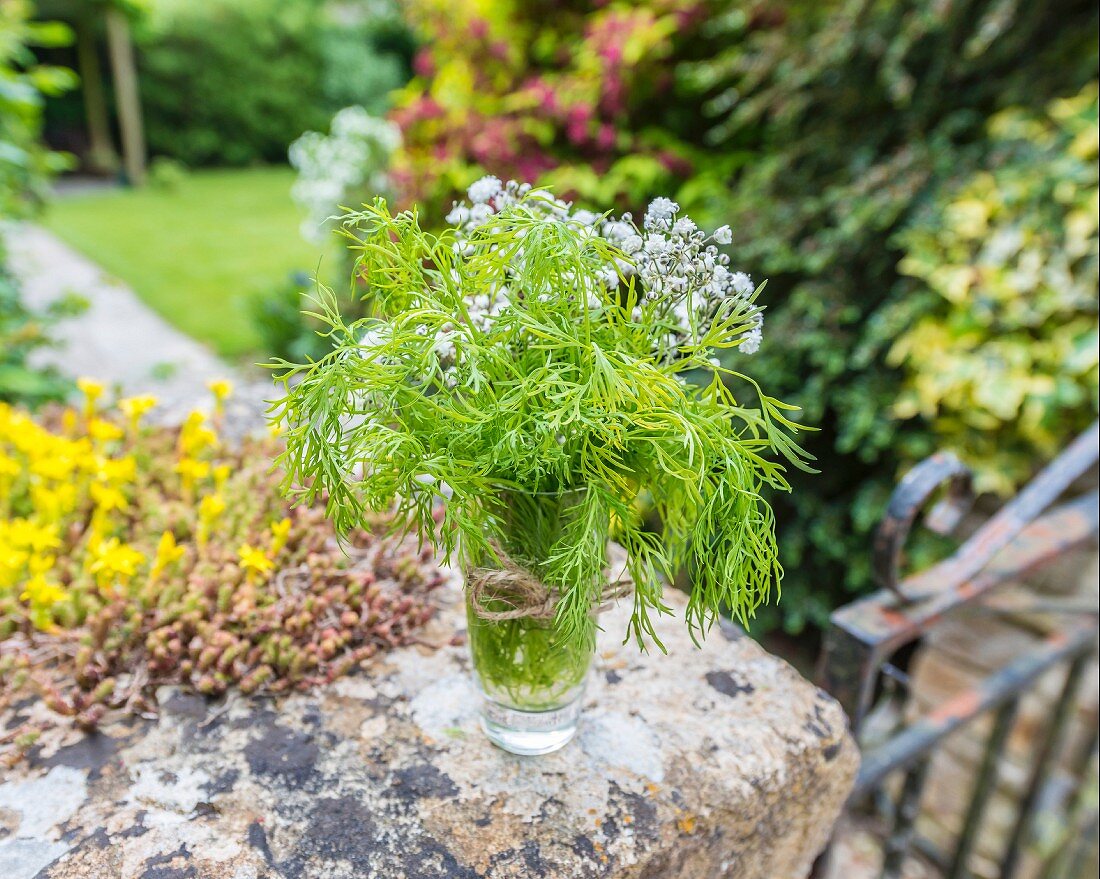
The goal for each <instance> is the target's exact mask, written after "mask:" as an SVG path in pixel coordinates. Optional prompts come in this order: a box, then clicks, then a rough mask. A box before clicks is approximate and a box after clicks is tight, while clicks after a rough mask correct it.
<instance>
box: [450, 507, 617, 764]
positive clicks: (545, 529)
mask: <svg viewBox="0 0 1100 879" xmlns="http://www.w3.org/2000/svg"><path fill="white" fill-rule="evenodd" d="M583 496H584V495H583V490H582V491H576V490H573V491H569V492H564V493H558V494H554V493H549V492H540V493H522V492H515V491H511V490H509V491H502V492H501V494H500V497H501V510H502V514H501V518H500V521H499V522H498V523H497V527H496V528H495V529H494V534H493V535H492V536H493V539H494V540H496V541H497V542H498V543H499V544H500V546H501V547H502V549H503V550H504V551H505V552H506V553H507V554H508V556H509V557H510V558H512V559H513V560H514V561H516V562H519V563H521V564H523V565H524V567H525V568H526V569H527V570H530V571H531V572H532V573H534V574H536V575H537V574H538V573H539V568H540V565H539V562H540V561H541V560H543V559H545V558H547V557H548V555H549V553H550V550H551V547H552V546H553V545H554V544H555V543H556V542H557V540H558V538H559V537H561V534H562V529H563V528H564V527H566V525H567V524H568V523H569V522H570V521H572V520H573V512H574V511H575V510H576V508H577V505H578V503H579V502H580V500H581V499H582V498H583ZM480 564H481V565H482V566H487V567H493V566H494V562H493V560H491V559H482V560H481V562H480ZM482 607H483V609H484V610H488V611H509V610H513V609H514V608H513V606H512V605H510V604H509V603H508V602H507V601H504V600H495V599H494V600H489V601H487V602H484V603H483V604H482ZM466 618H467V622H468V638H469V645H470V656H471V659H472V661H473V667H474V677H475V680H476V682H477V685H478V688H479V690H480V691H481V696H482V705H481V725H482V728H483V729H484V731H485V734H486V735H487V736H488V737H489V739H490V740H491V741H492V742H493V743H494V744H496V745H498V746H500V747H501V748H504V749H505V750H506V751H510V752H512V753H513V754H524V755H535V754H548V753H550V752H552V751H556V750H558V749H559V748H561V747H562V746H564V745H565V744H566V742H568V741H569V740H570V739H571V738H572V737H573V735H574V733H575V732H576V730H577V721H578V719H579V717H580V712H581V700H582V698H583V696H584V688H585V681H586V679H587V677H588V670H589V668H590V667H591V665H592V658H593V655H594V654H595V647H596V643H595V642H596V639H595V625H593V626H591V627H590V632H589V635H588V637H586V638H583V639H581V640H580V641H579V642H578V641H577V640H576V639H570V640H565V639H563V638H562V637H561V634H560V632H559V631H558V629H557V627H556V625H555V623H554V620H553V619H552V618H550V619H547V618H545V614H543V615H538V616H520V617H518V618H515V619H486V618H485V616H484V615H483V614H479V612H478V609H477V607H476V606H475V604H474V601H473V600H472V598H471V593H470V591H469V590H467V603H466Z"/></svg>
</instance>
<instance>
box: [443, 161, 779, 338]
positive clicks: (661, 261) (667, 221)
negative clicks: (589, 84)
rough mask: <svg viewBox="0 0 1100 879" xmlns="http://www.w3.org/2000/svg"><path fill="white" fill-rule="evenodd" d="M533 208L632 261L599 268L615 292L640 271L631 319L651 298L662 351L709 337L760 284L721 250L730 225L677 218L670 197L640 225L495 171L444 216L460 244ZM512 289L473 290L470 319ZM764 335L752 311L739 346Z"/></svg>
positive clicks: (485, 316)
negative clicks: (516, 210)
mask: <svg viewBox="0 0 1100 879" xmlns="http://www.w3.org/2000/svg"><path fill="white" fill-rule="evenodd" d="M531 195H535V196H538V198H536V199H530V198H528V201H527V203H528V205H529V206H530V207H531V208H532V209H534V210H541V211H544V212H545V214H546V216H547V217H548V218H555V219H559V220H561V221H563V222H570V223H575V224H577V225H579V226H582V227H587V228H590V229H591V230H592V233H593V234H597V235H600V236H602V237H603V238H605V239H606V240H607V241H609V242H610V243H611V244H613V245H615V246H616V247H618V248H619V249H621V250H622V251H623V252H624V253H625V254H626V255H627V256H628V260H619V261H618V263H617V264H616V265H608V266H606V267H605V268H604V270H603V271H602V272H601V280H602V281H603V282H604V286H605V287H606V288H607V289H608V290H615V289H616V288H617V287H618V285H619V278H620V276H623V277H630V276H632V275H634V276H636V277H637V280H638V281H640V288H641V292H642V297H643V302H640V303H639V304H638V306H637V307H636V308H635V312H634V315H633V317H634V320H641V319H642V317H643V313H644V312H645V311H646V305H647V304H649V305H650V306H651V307H650V309H649V313H650V317H651V318H652V317H654V316H655V317H656V318H657V321H658V323H659V324H660V325H661V326H662V327H664V329H665V332H663V333H662V334H658V335H657V336H656V337H655V339H654V347H655V349H657V352H658V353H659V355H660V356H661V357H662V358H664V359H668V360H674V359H676V358H677V357H678V356H679V350H680V348H681V347H683V346H684V345H685V344H694V343H696V342H698V341H699V340H700V339H701V338H702V337H704V336H705V335H706V333H707V332H708V330H709V328H710V326H711V324H712V323H713V322H714V321H715V320H716V319H720V318H724V317H725V316H727V315H729V314H730V313H731V311H732V310H733V309H734V308H736V307H738V306H739V305H741V306H747V305H748V302H749V300H750V298H751V297H752V295H753V293H754V291H755V286H754V285H753V282H752V278H750V277H749V276H748V275H747V274H746V273H744V272H738V271H732V270H731V269H730V259H729V256H727V255H726V254H725V253H722V252H720V251H719V247H720V246H724V245H728V244H730V243H731V242H732V241H733V233H732V232H731V230H730V227H729V226H722V227H721V228H719V229H716V230H715V231H714V232H713V233H712V234H711V235H709V236H708V235H707V234H706V233H705V232H703V231H702V230H701V229H699V227H698V226H697V225H696V224H695V222H694V221H692V220H691V218H690V217H686V216H685V217H681V216H679V211H680V206H679V205H678V204H676V202H674V201H672V200H671V199H668V198H657V199H654V200H653V202H652V203H650V205H649V208H648V209H647V210H646V213H645V217H644V218H643V221H642V227H641V228H640V229H639V228H638V227H637V225H636V224H635V223H634V220H633V218H632V217H631V215H630V214H624V215H623V216H621V217H618V218H614V217H608V216H605V215H600V214H595V213H593V212H592V211H587V210H583V209H577V210H573V207H572V205H571V204H569V203H568V202H564V201H562V200H560V199H556V198H554V197H553V196H551V195H550V193H548V192H545V191H542V190H532V189H531V187H530V185H528V184H526V183H523V184H520V183H517V182H516V181H514V180H512V181H508V182H507V183H502V182H501V180H500V179H499V178H497V177H492V176H489V177H483V178H481V179H480V180H478V181H476V182H475V183H474V184H473V185H472V186H470V188H469V190H468V191H467V196H468V199H469V200H468V202H455V204H454V206H453V207H452V209H451V212H450V213H449V214H448V215H447V222H448V223H449V224H451V225H452V226H455V227H456V228H457V229H458V231H459V237H460V242H463V241H464V240H465V237H466V236H468V235H470V234H471V233H472V232H473V231H474V230H475V229H477V228H479V227H481V226H484V225H485V224H487V223H489V222H490V221H491V219H492V217H493V216H494V215H495V214H497V213H498V212H500V211H502V210H504V209H505V208H506V207H508V206H509V205H512V204H515V203H516V202H517V201H519V200H520V199H523V198H524V197H527V196H531ZM508 295H509V293H508V290H507V289H506V288H501V289H499V290H492V291H489V292H487V293H481V294H478V295H477V296H475V297H474V298H473V300H472V302H471V305H472V309H471V317H472V320H473V321H474V322H475V323H476V324H477V325H478V326H479V328H481V329H485V328H487V327H488V326H489V325H491V322H492V320H493V319H494V318H495V317H496V316H497V315H498V314H499V313H500V312H501V311H502V310H503V309H504V308H506V307H507V305H508V304H509V301H510V300H509V298H508ZM587 299H588V305H589V307H590V308H598V307H600V305H601V302H600V298H599V297H598V296H596V295H595V294H593V293H591V292H590V293H588V294H587ZM762 337H763V318H762V317H761V316H760V314H759V312H756V313H755V315H754V317H753V327H752V328H751V329H750V330H749V331H748V332H746V333H745V334H744V336H742V338H741V342H740V345H739V346H738V350H739V351H741V352H742V353H744V354H754V353H756V351H757V350H758V349H759V347H760V342H761V339H762Z"/></svg>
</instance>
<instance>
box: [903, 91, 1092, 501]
mask: <svg viewBox="0 0 1100 879" xmlns="http://www.w3.org/2000/svg"><path fill="white" fill-rule="evenodd" d="M990 145H991V149H992V150H993V155H992V156H991V161H990V162H989V165H988V168H983V169H982V170H979V171H976V172H974V173H973V174H971V175H970V176H969V177H967V178H965V179H963V180H961V181H959V182H955V181H952V182H950V183H947V184H944V185H942V186H940V187H939V188H938V189H937V190H936V192H935V193H934V195H933V197H932V199H931V201H930V203H929V205H928V206H927V207H926V208H925V209H924V210H922V211H921V212H920V214H919V215H918V216H917V217H916V218H915V220H914V222H913V223H911V224H910V225H909V226H908V227H907V228H906V229H905V230H904V231H903V232H902V233H901V234H900V235H899V236H898V239H897V241H898V243H899V244H900V245H901V246H902V247H903V248H904V249H905V256H904V258H903V259H902V261H901V264H900V270H901V271H902V273H903V274H905V275H907V276H910V277H913V278H915V279H917V280H918V282H921V284H920V287H918V289H916V290H915V291H914V297H913V298H912V299H911V303H918V304H925V308H924V309H923V311H922V312H921V313H920V314H919V317H918V319H917V320H915V321H914V320H912V319H910V320H908V321H907V325H908V329H906V331H905V332H904V333H903V334H902V335H901V336H900V337H899V338H898V339H897V341H896V342H894V344H893V346H892V347H891V349H890V354H889V359H890V362H891V363H892V364H894V365H898V366H901V367H902V368H903V370H904V376H905V377H904V383H903V390H902V394H901V396H900V397H899V398H898V400H897V402H896V403H895V404H894V411H895V412H896V413H897V414H898V415H899V416H900V417H902V418H913V417H916V416H918V415H919V416H920V417H921V418H923V419H924V420H925V421H927V422H928V423H929V424H930V425H931V429H932V430H933V432H934V433H935V434H936V436H937V437H938V438H939V439H940V441H941V442H943V443H945V444H947V445H949V446H950V447H951V448H952V449H954V450H955V451H956V452H957V453H959V455H960V456H961V457H962V458H963V460H965V461H966V462H967V463H968V464H969V465H970V466H971V467H972V468H973V469H974V470H975V474H976V484H977V487H978V488H979V489H981V490H988V491H995V492H998V493H1000V494H1008V493H1010V492H1011V491H1012V490H1013V489H1015V488H1016V487H1017V486H1018V485H1019V484H1021V483H1022V482H1024V481H1025V480H1026V479H1027V478H1028V477H1029V476H1030V475H1031V473H1032V471H1033V469H1034V467H1035V462H1036V461H1037V460H1040V459H1043V458H1050V457H1053V456H1054V455H1055V454H1057V452H1058V451H1059V449H1060V447H1061V445H1062V444H1063V443H1064V442H1065V440H1066V437H1067V436H1068V435H1072V434H1074V433H1077V432H1080V431H1081V430H1084V429H1085V428H1086V427H1087V426H1088V425H1089V423H1090V422H1091V421H1092V420H1093V419H1095V418H1096V414H1097V356H1098V355H1097V349H1098V340H1097V302H1096V298H1097V288H1098V285H1100V272H1098V248H1100V239H1098V236H1097V200H1098V189H1097V85H1096V83H1095V82H1093V83H1092V84H1091V85H1090V86H1089V87H1088V88H1086V89H1085V90H1084V91H1083V92H1082V93H1081V94H1080V95H1078V96H1076V97H1074V98H1070V99H1060V100H1057V101H1055V102H1053V103H1052V104H1051V105H1050V107H1049V109H1048V111H1047V112H1046V113H1044V114H1035V113H1029V112H1024V111H1021V110H1007V111H1003V112H1001V113H999V114H997V115H996V116H994V117H993V118H992V120H991V121H990ZM924 290H928V291H931V292H932V293H934V294H936V295H935V296H934V297H929V296H928V295H926V294H925V295H921V294H922V293H923V291H924ZM909 310H910V312H912V311H914V310H916V309H914V308H913V306H912V304H910V306H909Z"/></svg>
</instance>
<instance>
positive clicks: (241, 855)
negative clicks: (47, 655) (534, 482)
mask: <svg viewBox="0 0 1100 879" xmlns="http://www.w3.org/2000/svg"><path fill="white" fill-rule="evenodd" d="M671 603H672V604H673V607H674V608H675V609H676V610H677V612H678V613H679V614H682V612H683V601H682V598H681V597H679V594H678V593H676V594H673V595H672V596H671ZM446 605H447V606H446V607H444V609H443V610H442V612H441V613H440V615H439V618H438V619H437V620H435V621H434V622H433V624H432V626H431V627H430V629H429V630H428V632H427V634H426V635H425V638H424V640H425V643H424V645H422V646H421V647H420V648H418V649H412V648H410V649H405V650H401V651H396V652H394V653H391V654H389V655H387V656H384V657H382V658H380V659H379V660H377V661H375V663H374V664H373V665H372V666H371V667H370V668H369V669H366V670H365V671H363V672H361V673H358V674H356V675H355V676H352V677H348V678H345V679H342V680H340V681H337V682H336V683H335V684H333V685H331V686H329V687H326V688H322V689H319V690H315V691H312V692H310V693H307V694H299V695H294V696H290V697H285V698H282V699H281V700H273V699H261V698H242V697H240V696H239V695H236V696H231V697H230V698H228V699H227V700H226V701H224V702H222V703H210V702H207V701H206V700H204V699H202V698H200V697H197V696H191V695H185V694H182V693H173V692H164V693H162V694H161V696H162V705H163V711H162V713H161V716H160V717H159V718H158V719H156V720H147V721H132V722H129V723H121V722H119V723H114V724H112V725H110V726H108V727H107V728H105V729H104V730H103V732H102V733H101V734H98V735H95V736H90V737H89V736H84V735H81V734H79V733H77V732H75V731H71V732H67V733H65V734H61V733H58V734H57V735H55V736H53V737H47V738H45V739H44V740H43V741H42V742H40V744H39V745H38V747H37V748H36V750H35V751H34V753H33V754H32V755H31V758H30V761H29V764H28V765H24V766H19V767H16V768H14V769H12V770H5V776H4V777H3V781H2V783H0V876H3V877H5V879H32V877H39V879H77V877H80V879H85V877H91V876H94V877H97V879H116V877H117V879H227V877H233V879H261V877H262V879H275V877H317V879H321V877H324V879H342V877H343V879H371V877H378V879H480V877H492V879H519V877H524V879H527V877H568V879H590V877H591V879H595V877H627V879H718V877H736V879H802V877H804V876H805V875H806V874H807V872H808V870H809V867H810V865H811V863H812V861H813V859H814V856H815V855H816V853H817V852H818V851H819V850H820V849H821V847H822V846H823V845H824V843H825V841H826V839H827V837H828V835H829V833H830V830H831V828H832V825H833V822H834V821H835V819H836V817H837V815H838V814H839V812H840V810H841V808H842V805H843V803H844V801H845V799H846V797H847V794H848V791H849V790H850V787H851V784H852V782H853V779H854V775H855V772H856V768H857V763H858V756H857V752H856V749H855V746H854V744H853V742H852V740H851V738H850V736H849V735H848V732H847V724H846V719H845V717H844V715H843V713H842V712H841V710H840V709H839V707H838V706H837V705H836V703H834V702H833V701H832V700H831V699H830V698H829V697H828V696H827V695H825V694H824V693H822V692H821V691H819V690H817V689H816V688H814V687H813V686H811V685H810V684H808V683H807V682H806V681H805V680H803V679H802V678H801V677H800V676H799V675H798V674H797V673H796V672H795V671H794V670H793V669H791V668H790V666H788V665H787V664H786V663H784V662H782V661H781V660H778V659H776V658H775V657H772V656H770V655H768V654H767V653H765V652H764V651H763V650H761V648H760V647H759V646H757V645H756V644H755V643H754V642H753V641H751V640H750V639H748V638H746V637H744V636H742V635H741V634H740V633H739V632H737V631H736V630H734V629H732V628H726V629H721V630H719V629H715V631H713V632H712V633H711V636H710V638H709V639H708V641H707V644H706V646H705V648H704V649H702V650H697V649H695V648H694V647H693V646H692V644H691V642H690V640H689V638H688V636H687V634H686V631H685V629H684V627H683V625H682V621H680V620H666V621H665V622H664V626H663V628H662V635H663V636H664V637H666V639H667V640H666V644H667V646H668V648H669V655H668V656H661V655H660V654H659V653H656V652H651V653H648V654H640V653H639V652H638V651H637V649H636V648H635V647H634V646H633V645H632V644H631V645H627V646H624V645H622V644H621V643H620V640H621V634H622V632H623V631H624V626H625V618H626V609H625V608H622V609H619V610H616V611H613V612H611V613H609V614H607V615H605V617H604V619H603V623H604V627H605V629H606V632H605V633H604V635H602V636H601V641H600V645H599V655H598V660H597V668H596V669H595V672H594V675H593V680H592V683H591V686H590V689H589V692H588V695H587V697H586V709H585V715H584V718H583V720H582V726H581V729H580V732H579V734H578V736H577V738H576V739H575V740H574V741H573V742H571V743H570V744H569V745H568V746H567V747H566V748H565V749H563V750H562V751H560V752H558V753H557V754H553V755H550V756H547V757H541V758H521V757H515V756H512V755H509V754H505V753H503V752H502V751H499V750H497V749H495V748H494V747H493V746H491V745H490V744H489V743H488V742H487V740H486V739H485V738H484V736H483V735H482V734H481V732H480V731H479V729H478V727H477V717H476V711H477V702H476V698H475V692H474V690H473V685H472V683H471V680H470V676H469V668H468V660H467V657H466V651H465V647H464V646H462V645H461V644H456V643H453V641H454V640H455V638H454V636H455V633H456V632H459V631H460V630H461V629H462V628H463V627H464V622H463V619H462V616H461V613H460V608H459V602H458V598H457V592H454V591H451V592H448V598H447V601H446ZM36 710H40V707H38V706H36V705H35V704H29V705H25V706H23V708H22V710H21V713H22V714H23V715H25V714H27V713H31V712H34V711H36ZM13 720H14V718H13V717H7V718H0V726H2V725H4V724H5V723H11V722H12V721H13Z"/></svg>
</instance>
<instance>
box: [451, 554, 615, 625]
mask: <svg viewBox="0 0 1100 879" xmlns="http://www.w3.org/2000/svg"><path fill="white" fill-rule="evenodd" d="M491 546H492V548H493V551H494V552H495V553H496V555H497V559H498V560H499V562H500V566H499V567H494V568H487V567H481V566H479V567H476V568H470V569H468V570H467V571H466V588H467V590H469V597H470V604H471V605H472V607H473V609H474V613H475V614H477V616H478V617H479V618H480V619H483V620H485V621H487V622H500V621H503V620H518V619H534V620H546V621H549V620H552V619H554V616H555V615H556V613H557V607H558V600H559V598H560V597H561V595H560V593H559V591H558V590H557V589H556V588H553V587H550V586H547V585H546V584H545V583H543V582H542V580H540V579H539V578H538V577H537V576H536V575H535V574H534V573H532V572H531V571H530V570H528V569H527V568H525V567H523V565H520V564H519V563H517V562H516V561H514V560H513V559H512V558H510V557H509V556H508V554H507V553H506V552H505V551H504V550H503V549H502V548H501V547H500V545H499V544H497V543H496V542H493V543H492V544H491ZM616 550H617V552H616ZM610 555H612V556H621V559H615V561H616V562H619V561H620V560H621V562H622V564H621V565H619V564H615V565H614V566H615V567H620V569H621V570H622V571H623V574H622V575H621V576H620V577H618V578H616V579H615V580H609V581H608V582H607V583H605V584H604V587H603V589H602V590H600V595H599V599H598V601H596V602H594V607H593V608H592V610H593V612H594V613H600V612H602V611H604V610H607V609H608V608H609V607H610V606H611V605H612V603H614V602H615V601H618V600H619V599H620V598H625V597H626V596H627V595H629V594H630V593H631V592H632V591H633V589H634V584H633V583H632V582H631V581H630V577H629V576H628V575H627V574H626V564H625V561H626V554H625V553H624V552H623V551H622V550H621V549H619V548H618V547H615V546H613V548H612V552H611V553H610ZM491 602H501V603H503V604H506V605H508V609H507V610H490V609H489V608H488V607H487V605H488V604H489V603H491Z"/></svg>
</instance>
